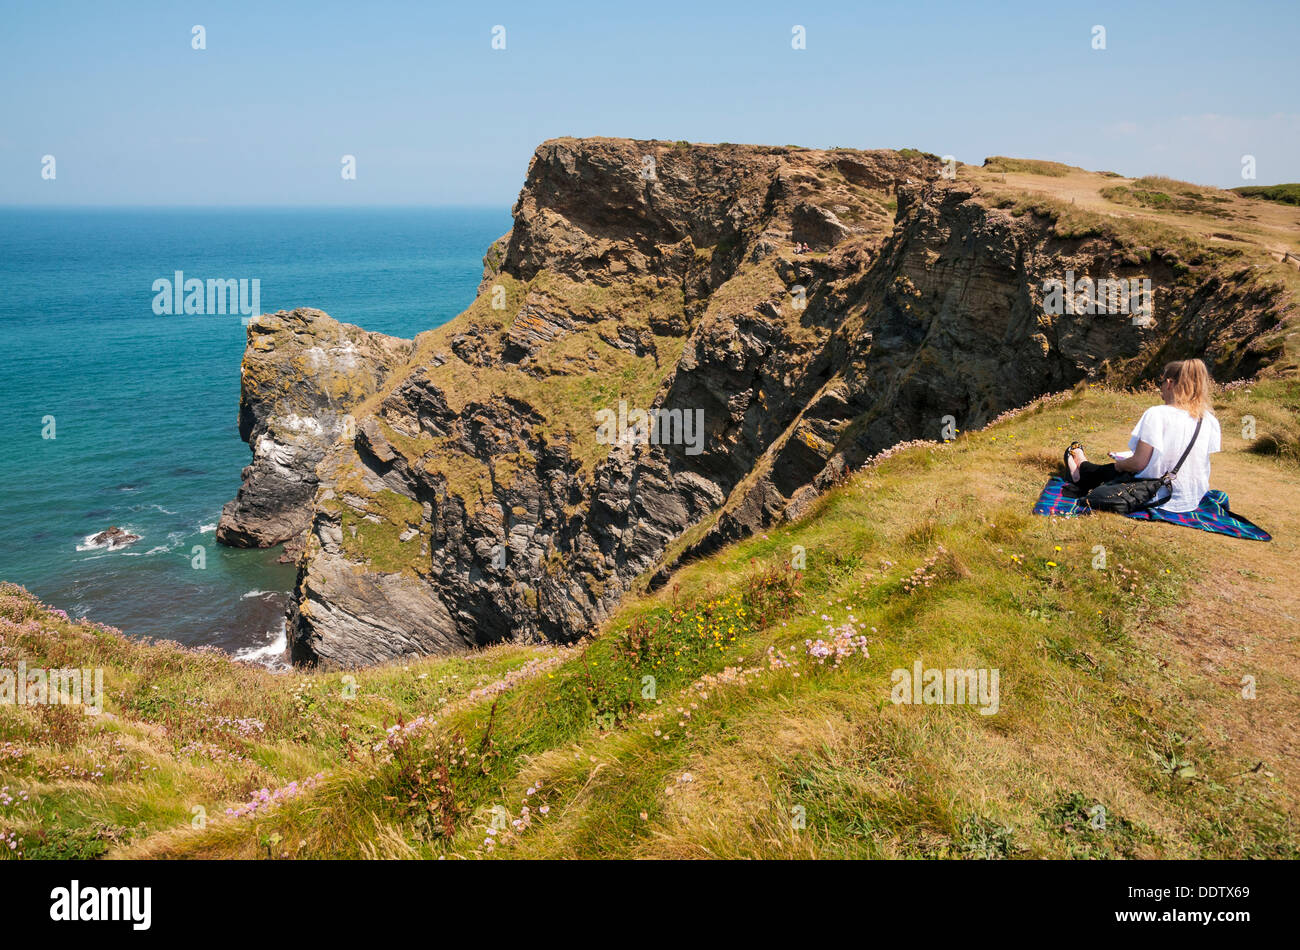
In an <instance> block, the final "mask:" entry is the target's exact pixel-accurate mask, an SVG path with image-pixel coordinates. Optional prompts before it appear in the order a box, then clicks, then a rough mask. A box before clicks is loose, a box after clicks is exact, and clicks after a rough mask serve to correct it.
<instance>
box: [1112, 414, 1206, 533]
mask: <svg viewBox="0 0 1300 950" xmlns="http://www.w3.org/2000/svg"><path fill="white" fill-rule="evenodd" d="M1194 431H1196V420H1195V419H1193V418H1192V415H1191V413H1189V412H1188V411H1187V410H1186V409H1179V408H1178V407H1177V406H1152V407H1151V408H1150V409H1148V410H1147V411H1146V412H1144V413H1142V418H1141V419H1139V420H1138V424H1137V425H1136V426H1134V427H1133V436H1132V438H1130V439H1129V440H1128V447H1129V448H1130V449H1133V450H1136V449H1137V444H1138V442H1145V443H1146V444H1147V445H1149V446H1151V461H1149V462H1148V463H1147V467H1146V468H1144V469H1142V471H1141V472H1139V473H1138V478H1159V477H1160V476H1161V475H1164V474H1165V473H1166V472H1168V471H1169V470H1170V469H1171V468H1173V467H1174V466H1175V465H1177V464H1178V459H1179V457H1180V456H1182V454H1183V450H1184V449H1186V448H1187V443H1188V442H1190V441H1191V439H1192V433H1193V432H1194ZM1221 447H1222V446H1221V443H1220V433H1219V420H1218V419H1216V418H1214V414H1213V413H1209V412H1207V413H1206V414H1205V421H1204V422H1203V423H1202V424H1201V434H1200V435H1199V436H1197V437H1196V445H1195V446H1193V447H1192V451H1191V454H1190V455H1188V456H1187V461H1186V462H1184V463H1183V467H1182V468H1180V469H1179V470H1178V477H1177V478H1175V479H1174V485H1173V488H1174V494H1173V497H1172V498H1170V499H1169V501H1167V502H1165V503H1164V504H1163V505H1161V506H1160V507H1161V508H1163V509H1165V510H1166V511H1191V510H1192V509H1193V508H1195V507H1196V506H1197V505H1199V504H1200V503H1201V498H1202V497H1203V496H1204V495H1205V493H1206V492H1207V491H1209V490H1210V454H1211V453H1212V452H1218V451H1219V450H1220V448H1221Z"/></svg>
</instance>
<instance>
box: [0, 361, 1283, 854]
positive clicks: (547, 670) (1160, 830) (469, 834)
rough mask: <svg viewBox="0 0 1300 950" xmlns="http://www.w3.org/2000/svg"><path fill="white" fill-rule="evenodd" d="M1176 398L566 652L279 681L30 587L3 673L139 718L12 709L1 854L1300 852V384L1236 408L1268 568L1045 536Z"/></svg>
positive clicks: (18, 607) (1154, 535) (1135, 400)
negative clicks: (1071, 468)
mask: <svg viewBox="0 0 1300 950" xmlns="http://www.w3.org/2000/svg"><path fill="white" fill-rule="evenodd" d="M1152 401H1153V397H1152V395H1151V394H1149V393H1148V394H1136V395H1135V394H1126V393H1118V392H1112V391H1107V390H1103V389H1100V388H1096V389H1083V390H1080V391H1077V392H1075V393H1073V394H1068V395H1065V396H1061V397H1055V398H1053V399H1050V400H1048V401H1047V402H1046V403H1045V404H1042V405H1039V406H1036V407H1034V408H1031V409H1029V410H1027V411H1025V412H1022V413H1020V414H1018V415H1017V416H1015V417H1014V418H1011V419H1008V420H1006V421H1003V422H1000V423H997V424H994V425H993V426H991V427H989V428H988V429H987V430H984V431H981V432H974V433H963V434H962V435H961V436H960V438H959V439H958V440H957V441H956V442H953V443H950V444H947V445H936V444H927V445H919V446H915V447H911V448H906V449H904V450H902V451H899V452H898V453H896V454H895V455H893V456H892V457H890V458H887V459H885V460H883V461H880V462H877V463H876V464H874V465H872V466H871V467H869V468H868V469H867V470H865V471H863V472H861V473H858V474H856V475H855V476H854V477H853V478H852V479H850V480H849V481H848V482H846V483H845V484H844V485H842V486H840V487H839V488H836V489H834V490H832V491H831V492H829V493H828V494H827V495H826V496H824V497H823V499H821V501H820V502H818V503H817V505H816V506H815V508H814V510H813V511H812V513H811V514H810V515H809V516H808V517H806V518H804V519H803V520H801V521H799V522H798V523H795V524H792V525H785V526H782V527H781V528H779V529H777V530H773V531H770V532H769V533H768V534H766V535H763V536H760V537H755V538H752V539H750V540H748V541H745V542H742V543H740V544H738V545H735V546H733V547H730V548H727V549H725V550H724V551H722V552H720V553H719V554H718V555H716V556H714V557H712V558H709V559H707V560H704V561H700V562H697V563H694V564H691V565H688V566H686V567H685V568H683V569H682V570H680V571H679V572H678V573H677V575H676V576H675V577H674V579H673V581H672V582H671V583H669V584H668V585H667V586H666V587H665V588H664V589H663V590H661V591H660V592H659V593H657V594H655V595H649V596H643V597H640V598H637V599H634V600H630V601H629V602H628V603H627V604H626V605H625V606H624V608H623V609H621V610H620V612H619V613H618V614H617V616H616V617H615V618H614V619H613V621H612V622H611V623H610V624H608V625H607V626H606V627H605V628H604V629H602V630H599V631H593V636H592V637H591V638H589V639H588V640H585V641H583V643H581V644H579V645H578V646H577V647H575V648H571V649H569V650H567V651H566V650H558V649H551V648H547V649H537V648H529V647H520V646H515V647H507V648H494V649H491V650H487V651H483V652H480V653H474V654H470V655H467V656H463V657H455V658H441V659H420V660H412V661H410V662H409V663H406V664H393V665H388V666H384V667H380V668H374V669H369V670H364V671H361V672H357V673H355V674H350V676H351V679H348V678H345V676H344V675H342V674H338V673H332V674H306V675H302V674H294V675H290V676H275V675H272V674H269V673H266V672H263V671H260V670H256V669H250V668H243V667H240V666H238V665H236V664H233V663H230V662H229V661H228V660H226V659H224V658H222V657H220V656H217V655H213V654H205V653H195V652H191V651H185V650H181V649H178V648H175V647H172V646H167V645H141V644H138V643H134V642H131V641H128V640H125V639H123V638H122V637H120V636H118V635H117V634H115V633H113V632H111V631H107V630H104V629H100V628H95V627H94V626H92V625H88V624H85V623H80V624H77V623H71V622H67V621H64V620H61V619H59V618H57V617H56V616H54V615H52V614H50V613H49V612H48V611H47V610H45V609H43V608H41V607H40V606H39V605H38V604H36V603H35V602H34V601H33V600H32V599H31V598H30V597H29V596H28V595H26V594H25V593H22V592H19V591H18V590H17V589H14V588H6V589H5V591H4V593H3V598H2V599H3V602H2V603H0V617H3V620H0V651H2V652H0V665H2V666H7V667H14V666H15V665H16V664H17V662H18V660H20V659H22V660H25V661H26V663H27V664H28V665H29V666H37V665H44V666H51V667H59V666H102V667H104V669H105V678H106V688H107V693H108V699H107V703H106V708H107V710H108V713H109V715H106V716H104V717H102V718H101V719H98V720H91V719H85V718H84V717H81V716H80V714H78V713H76V712H75V711H72V710H62V709H59V708H57V707H55V708H52V709H44V710H33V709H30V708H22V709H14V708H12V707H9V708H5V709H4V710H3V714H2V715H0V786H4V787H5V789H6V793H7V795H8V797H9V798H12V799H13V800H12V801H10V802H6V799H5V798H4V797H0V834H3V835H4V836H5V839H6V841H10V840H11V841H13V842H14V844H15V847H14V848H13V849H10V848H8V847H7V846H4V847H0V852H7V853H8V854H9V855H10V856H16V855H17V854H19V853H20V852H21V854H22V855H23V857H26V858H31V857H42V856H84V855H99V854H107V855H109V856H159V857H180V856H246V857H254V856H262V857H268V856H270V857H275V858H280V857H344V856H395V857H405V856H421V857H439V856H444V855H445V856H447V857H488V856H490V857H502V856H511V857H555V856H562V857H579V856H638V857H641V856H667V857H702V856H719V857H733V856H746V857H779V856H780V857H802V856H809V857H811V856H823V857H833V856H846V857H847V856H922V857H1048V856H1050V857H1067V856H1131V857H1157V856H1166V857H1173V856H1196V857H1228V856H1252V857H1294V856H1295V855H1296V852H1297V850H1300V846H1298V842H1300V838H1298V837H1297V828H1296V814H1297V813H1296V803H1297V794H1298V793H1300V785H1298V783H1300V776H1297V774H1296V765H1295V763H1296V761H1297V756H1296V749H1295V742H1296V738H1295V737H1296V735H1297V731H1298V730H1297V719H1298V718H1300V714H1298V713H1297V710H1300V702H1298V700H1300V663H1298V660H1297V657H1298V654H1300V650H1298V649H1297V633H1296V631H1297V625H1296V623H1295V618H1296V617H1298V616H1300V612H1298V611H1300V603H1297V595H1296V591H1297V590H1300V577H1297V576H1296V575H1297V573H1298V570H1300V569H1297V567H1296V566H1295V565H1296V563H1297V561H1296V557H1295V540H1294V539H1295V537H1296V528H1297V526H1300V504H1298V503H1297V499H1300V490H1298V489H1300V471H1298V470H1297V465H1296V459H1295V455H1294V452H1293V451H1292V449H1290V448H1288V447H1293V446H1294V445H1295V444H1296V435H1297V431H1300V430H1298V427H1297V423H1296V418H1297V416H1296V413H1297V410H1298V409H1300V387H1298V386H1297V384H1296V383H1294V382H1290V381H1282V382H1269V383H1262V384H1258V385H1256V386H1254V387H1248V388H1242V389H1237V390H1234V391H1232V392H1230V393H1226V394H1223V395H1222V396H1221V397H1220V399H1219V402H1218V415H1219V417H1220V419H1221V421H1222V423H1223V428H1224V452H1223V454H1222V455H1220V456H1218V457H1216V459H1215V484H1216V487H1220V488H1223V489H1225V490H1227V491H1228V492H1229V493H1230V495H1231V496H1232V500H1233V504H1234V507H1235V508H1237V509H1238V510H1240V511H1242V512H1243V513H1245V514H1247V515H1248V516H1251V517H1253V518H1255V519H1256V520H1258V521H1260V522H1261V523H1262V524H1264V525H1265V526H1266V527H1267V528H1269V529H1270V530H1271V531H1272V532H1273V533H1274V535H1275V538H1276V540H1275V541H1274V542H1273V543H1271V544H1260V543H1257V542H1247V541H1238V540H1232V539H1226V538H1222V537H1216V536H1211V535H1208V534H1204V533H1201V532H1195V531H1191V530H1188V529H1184V528H1180V527H1175V526H1172V525H1166V524H1147V523H1141V522H1132V521H1128V520H1125V519H1120V518H1117V517H1102V516H1097V517H1093V518H1090V519H1079V520H1070V521H1062V520H1058V519H1046V518H1034V517H1031V516H1030V515H1029V514H1028V511H1029V508H1030V506H1031V504H1032V501H1033V499H1034V498H1035V497H1036V494H1037V491H1038V489H1039V488H1040V487H1041V485H1042V483H1043V481H1044V480H1045V478H1046V477H1047V475H1048V474H1049V473H1050V472H1051V471H1052V470H1053V468H1054V466H1055V465H1056V464H1057V463H1058V461H1059V451H1060V447H1061V446H1063V445H1064V443H1066V442H1068V441H1069V440H1070V439H1071V438H1074V437H1077V438H1080V439H1082V440H1083V441H1084V442H1085V444H1086V445H1087V446H1088V447H1089V449H1090V450H1091V451H1092V452H1093V453H1094V455H1096V456H1100V455H1102V453H1103V452H1104V451H1105V450H1106V449H1107V448H1112V447H1120V446H1122V444H1123V442H1124V439H1125V438H1126V435H1127V429H1128V426H1129V425H1131V420H1133V419H1134V418H1136V416H1137V415H1138V413H1139V412H1140V411H1141V409H1142V408H1144V406H1145V405H1148V404H1149V403H1150V402H1152ZM1245 416H1251V417H1253V419H1254V426H1255V431H1254V434H1253V437H1251V438H1247V437H1246V435H1249V434H1250V431H1251V430H1250V427H1249V426H1248V425H1244V424H1243V418H1244V417H1245ZM1099 545H1100V546H1102V547H1104V548H1105V553H1106V560H1105V567H1104V568H1101V567H1095V566H1094V564H1096V563H1097V555H1098V547H1097V546H1099ZM801 558H802V560H801ZM792 560H794V561H795V562H796V563H802V564H803V565H804V569H803V570H796V569H792V568H791V566H790V564H791V561H792ZM918 572H919V573H918ZM1189 604H1192V605H1196V606H1195V608H1194V609H1189V607H1188V606H1187V605H1189ZM837 637H838V643H839V645H840V647H841V649H842V651H843V652H844V653H845V655H844V656H843V657H842V658H841V659H840V661H839V663H838V664H835V663H834V662H833V660H832V659H826V660H824V661H823V662H818V657H817V656H816V655H814V654H816V653H817V652H819V651H817V650H813V651H811V652H810V649H809V647H808V645H807V641H814V642H815V641H817V640H819V639H821V640H824V641H826V642H828V643H830V644H831V645H832V647H833V646H834V645H835V644H836V643H837ZM858 637H865V638H866V640H865V654H869V655H864V651H863V650H862V649H861V641H859V640H858V639H857V638H858ZM918 660H919V661H921V662H922V664H923V666H924V667H926V668H940V669H942V668H946V667H960V668H996V669H998V671H999V674H1000V688H999V703H998V711H997V713H996V714H994V715H981V713H980V710H979V708H978V707H977V706H972V705H966V706H940V705H895V704H893V703H892V702H891V701H890V688H891V672H892V671H893V670H895V669H898V668H902V669H910V668H911V667H912V665H913V663H914V662H916V661H918ZM647 677H653V690H651V688H650V686H651V683H650V681H649V680H647V679H646V678H647ZM1243 677H1253V678H1254V682H1255V688H1256V693H1255V698H1253V699H1247V698H1245V697H1244V696H1243V687H1242V682H1243ZM652 697H653V698H652ZM394 727H395V728H394ZM318 775H319V776H320V777H319V778H318V779H316V778H315V777H316V776H318ZM308 780H311V783H310V785H308V787H305V788H303V787H302V784H300V785H299V786H298V788H299V789H301V790H300V791H299V792H298V793H297V794H290V793H286V792H281V793H280V794H279V796H277V795H276V794H275V793H276V791H277V790H279V789H283V788H286V787H288V786H289V784H290V783H291V782H299V783H307V782H308ZM261 789H265V790H266V797H267V798H269V799H272V800H273V801H272V803H270V804H266V805H259V806H258V807H256V808H254V809H252V810H251V813H250V814H244V815H226V813H225V811H226V809H227V808H231V809H235V810H237V811H238V810H240V809H241V805H242V804H243V803H247V802H249V801H251V800H252V799H253V798H255V797H259V795H258V793H259V790H261ZM530 790H531V791H530ZM1097 806H1101V807H1102V808H1103V809H1104V814H1105V824H1104V827H1101V828H1094V827H1093V824H1095V823H1097V822H1096V819H1095V816H1096V815H1097V814H1098V811H1097ZM196 807H199V808H202V809H203V812H202V813H200V814H205V815H206V822H205V823H204V822H200V821H197V820H196V813H195V811H194V809H195V808H196ZM525 809H526V810H525ZM196 825H204V826H203V827H195V826H196ZM489 839H491V840H492V841H493V842H494V843H493V844H490V845H489V844H487V842H488V840H489Z"/></svg>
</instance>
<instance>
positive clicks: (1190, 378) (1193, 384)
mask: <svg viewBox="0 0 1300 950" xmlns="http://www.w3.org/2000/svg"><path fill="white" fill-rule="evenodd" d="M1160 380H1161V382H1164V381H1165V380H1168V381H1170V382H1172V383H1173V394H1172V402H1171V404H1172V405H1175V406H1177V407H1178V408H1179V409H1183V410H1185V411H1186V412H1187V413H1188V415H1190V416H1191V417H1192V418H1193V419H1199V418H1201V417H1202V416H1204V415H1205V414H1206V413H1207V412H1209V411H1210V390H1211V387H1212V386H1213V385H1214V381H1213V380H1212V379H1210V371H1209V370H1208V369H1206V368H1205V364H1204V363H1203V362H1201V361H1200V360H1175V361H1174V362H1172V363H1168V364H1166V365H1165V371H1164V373H1162V374H1161V376H1160Z"/></svg>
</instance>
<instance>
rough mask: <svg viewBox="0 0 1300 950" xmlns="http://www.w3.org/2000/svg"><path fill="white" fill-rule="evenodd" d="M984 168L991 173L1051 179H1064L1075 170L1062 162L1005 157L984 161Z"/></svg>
mask: <svg viewBox="0 0 1300 950" xmlns="http://www.w3.org/2000/svg"><path fill="white" fill-rule="evenodd" d="M984 168H985V169H987V170H988V171H991V172H1002V173H1003V174H1006V173H1007V172H1012V173H1016V172H1018V173H1021V174H1025V175H1046V176H1047V177H1049V178H1064V177H1065V176H1066V175H1068V174H1070V172H1072V171H1074V168H1073V167H1072V166H1070V165H1063V164H1061V163H1060V162H1044V161H1040V160H1038V159H1033V158H1007V157H1006V156H1005V155H993V156H990V157H989V158H986V159H984Z"/></svg>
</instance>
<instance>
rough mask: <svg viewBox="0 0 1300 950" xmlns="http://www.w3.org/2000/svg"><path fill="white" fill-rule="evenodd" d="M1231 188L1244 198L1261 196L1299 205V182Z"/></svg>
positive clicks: (1269, 199)
mask: <svg viewBox="0 0 1300 950" xmlns="http://www.w3.org/2000/svg"><path fill="white" fill-rule="evenodd" d="M1232 190H1233V191H1235V192H1236V193H1237V194H1239V195H1241V196H1242V197H1244V198H1262V199H1264V200H1265V201H1280V202H1282V203H1283V204H1289V205H1300V183H1297V182H1288V183H1287V184H1284V185H1241V186H1239V187H1237V188H1233V189H1232Z"/></svg>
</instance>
